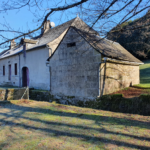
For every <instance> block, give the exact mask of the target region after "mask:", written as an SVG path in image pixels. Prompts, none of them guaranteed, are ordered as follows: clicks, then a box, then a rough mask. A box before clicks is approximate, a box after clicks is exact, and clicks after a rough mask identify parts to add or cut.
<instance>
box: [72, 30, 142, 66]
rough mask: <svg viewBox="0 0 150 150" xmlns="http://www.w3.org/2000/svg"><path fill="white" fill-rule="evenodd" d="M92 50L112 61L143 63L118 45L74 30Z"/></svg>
mask: <svg viewBox="0 0 150 150" xmlns="http://www.w3.org/2000/svg"><path fill="white" fill-rule="evenodd" d="M74 29H75V30H76V31H77V32H78V33H79V34H80V35H81V36H82V37H83V38H84V39H85V40H86V41H87V42H88V43H89V44H90V45H91V46H92V47H93V48H94V49H96V50H97V51H99V52H100V53H101V54H103V55H104V56H106V57H110V58H113V59H119V60H123V61H129V62H136V63H143V62H142V61H140V60H139V59H137V58H136V57H134V56H133V55H132V54H131V53H130V52H128V51H127V50H126V49H125V48H124V47H122V46H121V45H120V44H119V43H117V42H113V41H111V40H107V39H105V38H101V37H100V36H97V35H91V34H90V33H89V32H85V31H84V30H81V29H77V28H74Z"/></svg>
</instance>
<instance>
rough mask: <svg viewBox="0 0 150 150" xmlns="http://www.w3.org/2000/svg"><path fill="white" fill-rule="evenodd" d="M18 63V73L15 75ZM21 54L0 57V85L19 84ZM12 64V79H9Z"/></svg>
mask: <svg viewBox="0 0 150 150" xmlns="http://www.w3.org/2000/svg"><path fill="white" fill-rule="evenodd" d="M15 63H17V75H15V68H14V65H15ZM18 64H19V56H18V55H15V56H12V57H7V58H4V59H0V85H5V84H11V85H13V86H19V65H18ZM9 65H11V80H8V73H9V71H8V66H9ZM3 66H5V76H3Z"/></svg>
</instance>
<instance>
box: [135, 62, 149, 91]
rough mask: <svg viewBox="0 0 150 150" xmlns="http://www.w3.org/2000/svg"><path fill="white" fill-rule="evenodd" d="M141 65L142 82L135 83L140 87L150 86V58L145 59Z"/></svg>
mask: <svg viewBox="0 0 150 150" xmlns="http://www.w3.org/2000/svg"><path fill="white" fill-rule="evenodd" d="M143 62H144V64H143V65H140V84H138V85H134V86H136V87H139V88H150V60H146V61H143Z"/></svg>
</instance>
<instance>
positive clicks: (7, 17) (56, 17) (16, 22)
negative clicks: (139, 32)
mask: <svg viewBox="0 0 150 150" xmlns="http://www.w3.org/2000/svg"><path fill="white" fill-rule="evenodd" d="M59 1H60V3H59V6H63V5H64V1H61V0H57V2H59ZM68 2H69V1H68ZM135 2H137V1H135ZM55 3H56V1H55V0H51V1H50V3H49V4H47V3H43V7H40V9H41V10H39V9H37V8H36V7H33V8H31V10H32V13H31V12H30V11H29V7H28V6H26V7H24V8H22V9H20V10H10V11H8V12H7V13H0V20H1V22H0V23H1V24H7V23H8V25H9V26H10V28H12V29H14V30H18V29H19V30H20V31H24V32H26V31H27V30H28V29H30V30H32V29H35V28H37V27H38V26H40V24H41V21H39V22H38V21H37V19H36V17H35V15H37V14H39V15H41V16H42V15H43V12H45V11H46V10H47V9H48V8H52V7H56V4H55ZM0 6H1V5H0ZM87 6H88V4H84V5H83V7H87ZM120 6H122V5H121V4H120ZM88 7H89V8H90V7H91V6H88ZM117 7H119V6H117V5H114V6H113V7H112V9H116V8H117ZM48 11H49V10H47V11H46V12H48ZM145 13H146V12H143V13H141V14H139V15H138V16H136V17H134V18H133V19H132V20H134V19H136V18H137V17H141V16H143V15H144V14H145ZM79 15H80V14H79ZM123 15H124V13H123V12H122V13H120V14H118V15H116V16H114V18H112V20H113V21H114V22H119V19H120V18H121V16H123ZM76 16H77V9H76V8H73V9H69V10H67V11H65V12H56V13H54V14H52V15H51V16H50V17H49V20H50V21H52V22H54V23H55V25H56V26H57V25H59V24H62V23H64V22H66V21H68V20H71V19H73V18H75V17H76ZM80 17H81V18H82V15H80ZM83 17H84V15H83ZM103 22H104V20H100V21H99V22H98V23H97V24H96V26H95V29H98V27H99V26H100V25H101V24H103ZM89 23H90V22H89ZM89 25H90V24H89ZM115 25H116V24H115V23H114V24H113V25H112V22H111V23H110V27H109V23H107V24H106V25H105V28H107V29H108V30H109V29H111V28H112V27H113V26H115ZM0 29H4V27H3V25H0ZM4 35H5V36H7V37H8V38H12V37H14V36H17V34H16V33H8V32H7V33H4ZM0 42H2V41H0ZM2 50H3V49H0V51H2Z"/></svg>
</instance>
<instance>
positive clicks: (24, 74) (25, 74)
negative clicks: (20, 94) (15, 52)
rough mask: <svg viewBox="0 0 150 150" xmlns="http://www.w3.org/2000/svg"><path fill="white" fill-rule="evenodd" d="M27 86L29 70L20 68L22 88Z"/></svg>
mask: <svg viewBox="0 0 150 150" xmlns="http://www.w3.org/2000/svg"><path fill="white" fill-rule="evenodd" d="M27 86H29V69H28V68H27V67H23V68H22V87H27Z"/></svg>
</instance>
